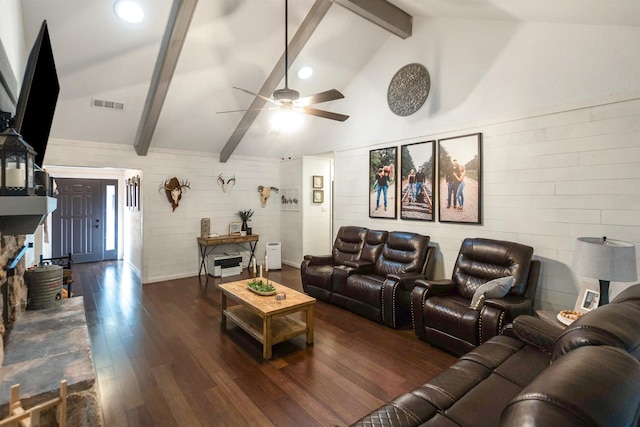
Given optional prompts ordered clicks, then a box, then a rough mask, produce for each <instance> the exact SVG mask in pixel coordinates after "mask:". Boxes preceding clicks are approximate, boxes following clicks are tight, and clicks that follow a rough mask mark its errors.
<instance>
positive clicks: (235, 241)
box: [198, 234, 260, 277]
mask: <svg viewBox="0 0 640 427" xmlns="http://www.w3.org/2000/svg"><path fill="white" fill-rule="evenodd" d="M259 237H260V236H258V235H257V234H251V235H247V236H231V235H225V236H217V237H198V245H199V246H200V269H198V277H200V275H201V274H202V270H203V269H204V274H205V275H206V276H207V277H208V274H209V272H208V271H207V256H209V254H210V253H211V252H213V250H214V249H215V248H216V247H218V246H221V245H237V246H240V247H242V248H243V249H246V248H247V247H246V246H243V244H244V243H246V244H248V245H249V265H251V260H252V259H255V258H256V256H255V253H256V246H257V245H258V240H259Z"/></svg>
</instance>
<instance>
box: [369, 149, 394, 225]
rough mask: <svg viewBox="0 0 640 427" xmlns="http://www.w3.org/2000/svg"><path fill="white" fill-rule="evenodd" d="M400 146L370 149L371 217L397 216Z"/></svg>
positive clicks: (390, 217) (392, 217)
mask: <svg viewBox="0 0 640 427" xmlns="http://www.w3.org/2000/svg"><path fill="white" fill-rule="evenodd" d="M397 167H398V147H390V148H381V149H378V150H370V151H369V217H370V218H389V219H395V218H396V217H397V215H398V214H397V203H396V175H395V173H396V169H397Z"/></svg>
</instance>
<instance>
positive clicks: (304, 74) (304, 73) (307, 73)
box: [298, 65, 313, 80]
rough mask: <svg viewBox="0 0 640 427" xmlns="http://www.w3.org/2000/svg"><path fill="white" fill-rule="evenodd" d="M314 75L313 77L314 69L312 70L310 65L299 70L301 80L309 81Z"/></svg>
mask: <svg viewBox="0 0 640 427" xmlns="http://www.w3.org/2000/svg"><path fill="white" fill-rule="evenodd" d="M312 75H313V68H311V67H310V66H308V65H305V66H304V67H302V68H300V69H299V70H298V78H299V79H301V80H307V79H308V78H309V77H311V76H312Z"/></svg>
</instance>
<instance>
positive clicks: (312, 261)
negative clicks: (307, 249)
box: [304, 255, 333, 266]
mask: <svg viewBox="0 0 640 427" xmlns="http://www.w3.org/2000/svg"><path fill="white" fill-rule="evenodd" d="M307 257H309V258H307ZM304 259H308V260H309V265H310V266H311V265H333V255H305V258H304Z"/></svg>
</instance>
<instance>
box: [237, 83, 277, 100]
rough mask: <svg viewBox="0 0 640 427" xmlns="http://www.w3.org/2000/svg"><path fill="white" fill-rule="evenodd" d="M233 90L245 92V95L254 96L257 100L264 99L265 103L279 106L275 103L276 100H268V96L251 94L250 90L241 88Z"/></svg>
mask: <svg viewBox="0 0 640 427" xmlns="http://www.w3.org/2000/svg"><path fill="white" fill-rule="evenodd" d="M233 88H234V89H238V90H241V91H243V92H245V93H248V94H249V95H253V96H255V97H257V98H260V99H264V100H265V101H267V102H272V103H274V104H277V103H278V101H275V100H273V99H271V98H267V97H266V96H264V95H260V94H259V93H255V92H251V91H250V90H247V89H242V88H241V87H236V86H234V87H233Z"/></svg>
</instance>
